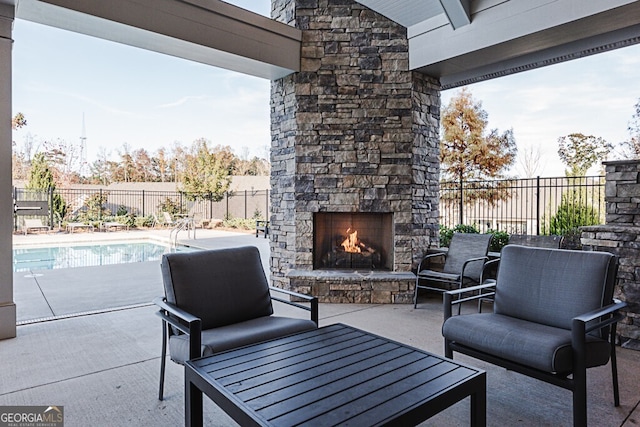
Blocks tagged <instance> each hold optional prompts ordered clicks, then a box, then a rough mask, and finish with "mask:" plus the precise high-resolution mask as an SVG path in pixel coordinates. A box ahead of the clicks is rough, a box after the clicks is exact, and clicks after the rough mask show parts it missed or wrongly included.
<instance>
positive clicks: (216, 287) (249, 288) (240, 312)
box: [162, 246, 273, 329]
mask: <svg viewBox="0 0 640 427" xmlns="http://www.w3.org/2000/svg"><path fill="white" fill-rule="evenodd" d="M162 278H163V282H164V287H165V295H166V297H167V301H169V302H171V303H174V304H176V305H177V306H178V307H180V308H181V309H183V310H185V311H187V312H189V313H191V314H193V315H194V316H197V317H199V318H200V319H202V329H211V328H215V327H218V326H224V325H229V324H232V323H238V322H242V321H244V320H250V319H255V318H257V317H262V316H269V315H271V314H273V308H272V306H271V297H270V295H269V283H268V282H267V278H266V276H265V274H264V270H263V268H262V262H261V260H260V253H259V252H258V249H257V248H255V247H253V246H247V247H242V248H231V249H219V250H207V251H197V252H186V253H171V254H165V255H163V257H162Z"/></svg>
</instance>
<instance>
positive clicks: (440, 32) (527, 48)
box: [408, 0, 640, 88]
mask: <svg viewBox="0 0 640 427" xmlns="http://www.w3.org/2000/svg"><path fill="white" fill-rule="evenodd" d="M471 14H472V16H473V21H472V23H471V24H470V25H467V26H464V27H462V28H460V29H458V30H454V29H452V28H451V27H450V26H449V25H441V23H436V22H435V21H434V22H432V23H431V24H433V25H431V26H430V28H429V27H428V26H426V25H420V26H418V25H416V26H415V27H412V28H410V29H409V31H408V34H409V68H410V69H412V70H416V71H420V72H422V73H425V74H428V75H430V76H433V77H437V78H440V79H441V83H442V84H443V87H445V88H447V87H455V86H459V85H465V84H470V83H473V82H475V81H481V80H486V79H489V78H494V77H499V76H501V75H505V74H511V73H515V72H519V71H525V70H527V69H531V68H537V67H541V66H545V65H551V64H553V63H557V62H562V61H567V60H570V59H573V58H577V57H581V56H586V55H590V54H594V53H598V52H604V51H606V50H611V49H616V48H619V47H623V46H628V45H631V44H635V43H639V42H640V37H639V31H638V28H639V27H640V1H638V0H607V2H604V1H594V2H584V1H583V0H553V1H550V0H527V1H515V0H475V1H474V2H472V10H471ZM436 24H437V25H436Z"/></svg>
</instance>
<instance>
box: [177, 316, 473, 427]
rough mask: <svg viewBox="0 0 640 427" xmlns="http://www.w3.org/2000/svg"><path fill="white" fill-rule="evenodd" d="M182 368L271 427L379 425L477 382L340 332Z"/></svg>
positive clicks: (423, 357)
mask: <svg viewBox="0 0 640 427" xmlns="http://www.w3.org/2000/svg"><path fill="white" fill-rule="evenodd" d="M188 363H189V364H190V365H191V366H192V367H193V368H195V370H196V371H197V372H198V373H199V374H200V375H201V376H203V378H205V379H206V380H207V381H208V382H210V383H211V385H212V386H213V387H214V388H216V389H217V390H218V391H219V392H220V393H221V394H222V395H224V396H226V398H228V399H229V400H232V401H233V402H234V403H235V404H240V405H242V406H243V407H244V410H245V411H246V412H247V413H249V414H250V416H251V417H252V418H254V419H255V420H256V422H257V423H259V424H265V425H269V424H272V425H277V426H294V425H313V426H325V425H326V426H332V425H376V424H383V423H385V422H386V421H385V420H391V419H396V418H398V416H401V415H402V414H403V413H407V412H410V411H412V410H414V409H415V408H417V407H421V406H422V407H423V408H422V410H423V411H424V405H425V404H426V403H427V402H428V401H430V400H433V399H437V398H438V397H439V396H441V395H442V394H443V393H444V392H446V391H447V390H448V389H451V388H460V387H459V385H460V383H461V382H465V381H468V380H469V379H471V378H473V377H475V376H479V375H482V376H484V372H483V371H481V370H479V369H475V368H472V367H469V366H466V365H462V364H459V363H457V362H453V361H451V360H448V359H445V358H444V357H440V356H436V355H433V354H430V353H428V352H426V351H422V350H419V349H416V348H413V347H410V346H406V345H404V344H400V343H397V342H395V341H391V340H388V339H386V338H382V337H379V336H376V335H373V334H370V333H367V332H364V331H361V330H358V329H355V328H352V327H349V326H346V325H342V324H336V325H330V326H326V327H323V328H319V329H317V330H313V331H308V332H303V333H299V334H295V335H292V336H289V337H284V338H279V339H275V340H271V341H267V342H264V343H261V344H256V345H252V346H248V347H243V348H240V349H235V350H230V351H227V352H223V353H219V354H216V355H213V356H209V357H205V358H201V359H196V360H193V361H191V362H188ZM460 391H461V392H466V393H468V390H460Z"/></svg>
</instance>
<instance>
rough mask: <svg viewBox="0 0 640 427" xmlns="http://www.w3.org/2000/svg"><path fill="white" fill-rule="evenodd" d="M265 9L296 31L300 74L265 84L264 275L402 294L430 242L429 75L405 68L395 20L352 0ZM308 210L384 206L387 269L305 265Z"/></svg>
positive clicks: (434, 199)
mask: <svg viewBox="0 0 640 427" xmlns="http://www.w3.org/2000/svg"><path fill="white" fill-rule="evenodd" d="M272 17H273V18H275V19H277V20H279V21H282V22H286V23H288V24H290V25H293V26H295V27H297V28H299V29H301V30H303V42H302V69H301V71H300V72H299V73H295V74H293V75H290V76H287V77H285V78H283V79H280V80H278V81H275V82H273V83H272V87H271V135H272V147H271V148H272V149H271V165H272V171H271V188H272V192H271V205H272V213H271V273H272V282H273V284H274V285H275V286H279V287H283V288H289V289H293V290H297V291H301V292H305V293H311V294H314V295H316V296H318V297H319V298H320V300H321V301H330V302H409V301H410V300H411V296H412V292H413V276H412V274H411V267H412V263H413V262H414V259H415V258H417V257H419V256H420V255H421V254H422V251H424V250H425V249H426V248H428V247H429V245H430V244H432V243H434V241H435V239H437V222H438V191H439V188H438V174H439V164H438V127H439V114H440V86H439V82H438V81H437V80H432V79H429V78H427V77H425V76H423V75H421V74H417V73H413V72H411V71H409V54H408V40H407V34H406V29H405V28H404V27H401V26H399V25H398V24H396V23H394V22H393V21H390V20H388V19H386V18H384V17H382V16H381V15H378V14H376V13H374V12H372V11H370V10H368V9H367V8H365V7H364V6H362V5H359V4H358V3H356V2H354V1H351V0H297V1H296V0H273V1H272ZM314 212H379V213H393V218H394V236H395V237H394V246H395V247H394V260H393V271H391V272H389V273H386V274H383V273H376V274H375V275H372V274H368V273H366V272H365V274H364V275H363V274H362V272H358V273H354V272H351V273H349V272H344V273H341V272H336V271H333V272H328V271H313V257H312V247H313V244H312V242H313V214H314ZM436 243H437V242H436ZM374 276H375V277H374Z"/></svg>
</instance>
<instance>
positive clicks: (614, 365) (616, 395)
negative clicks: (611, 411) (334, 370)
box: [609, 323, 620, 406]
mask: <svg viewBox="0 0 640 427" xmlns="http://www.w3.org/2000/svg"><path fill="white" fill-rule="evenodd" d="M609 342H610V343H611V378H612V379H613V405H614V406H620V391H619V388H618V361H617V359H616V324H615V323H614V324H613V325H612V326H611V337H610V339H609Z"/></svg>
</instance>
